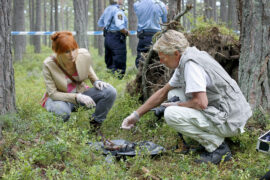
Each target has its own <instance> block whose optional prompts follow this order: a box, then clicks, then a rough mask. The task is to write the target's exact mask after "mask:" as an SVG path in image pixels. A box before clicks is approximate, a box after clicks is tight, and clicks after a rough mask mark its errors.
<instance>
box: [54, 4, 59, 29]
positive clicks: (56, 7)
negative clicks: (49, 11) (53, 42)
mask: <svg viewBox="0 0 270 180" xmlns="http://www.w3.org/2000/svg"><path fill="white" fill-rule="evenodd" d="M54 25H55V28H54V30H55V31H59V19H58V0H54Z"/></svg>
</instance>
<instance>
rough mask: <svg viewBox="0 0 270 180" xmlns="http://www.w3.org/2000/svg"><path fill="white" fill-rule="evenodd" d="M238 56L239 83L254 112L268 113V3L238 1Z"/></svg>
mask: <svg viewBox="0 0 270 180" xmlns="http://www.w3.org/2000/svg"><path fill="white" fill-rule="evenodd" d="M239 2H240V8H239V9H240V10H242V12H240V13H239V14H242V17H241V21H242V25H241V55H240V60H239V83H240V87H241V90H242V92H243V94H244V95H245V97H246V98H247V100H248V102H249V103H250V104H251V105H252V107H253V108H257V107H259V106H262V107H263V108H265V109H268V110H270V88H269V87H270V30H269V24H270V18H269V17H270V11H269V9H270V1H262V0H253V1H247V0H239Z"/></svg>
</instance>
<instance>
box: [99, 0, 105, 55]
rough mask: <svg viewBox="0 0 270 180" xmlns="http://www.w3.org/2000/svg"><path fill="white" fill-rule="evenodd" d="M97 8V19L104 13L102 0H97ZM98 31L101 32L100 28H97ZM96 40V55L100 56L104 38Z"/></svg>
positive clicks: (102, 50)
mask: <svg viewBox="0 0 270 180" xmlns="http://www.w3.org/2000/svg"><path fill="white" fill-rule="evenodd" d="M97 6H98V11H97V15H98V17H100V16H101V15H102V13H103V11H104V0H98V3H97ZM98 30H99V31H102V28H100V27H98ZM97 38H98V54H99V55H100V56H102V55H103V53H104V38H103V36H98V37H97Z"/></svg>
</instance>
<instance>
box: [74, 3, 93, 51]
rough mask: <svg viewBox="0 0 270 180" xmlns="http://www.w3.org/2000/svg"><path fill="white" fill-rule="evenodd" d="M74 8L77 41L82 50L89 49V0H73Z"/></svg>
mask: <svg viewBox="0 0 270 180" xmlns="http://www.w3.org/2000/svg"><path fill="white" fill-rule="evenodd" d="M73 6H74V14H75V19H74V29H75V31H76V41H77V43H78V45H79V47H80V48H86V49H88V37H87V27H88V9H89V0H81V1H77V0H73Z"/></svg>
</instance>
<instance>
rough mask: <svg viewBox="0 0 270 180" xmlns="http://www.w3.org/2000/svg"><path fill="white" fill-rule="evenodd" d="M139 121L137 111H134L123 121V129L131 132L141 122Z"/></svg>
mask: <svg viewBox="0 0 270 180" xmlns="http://www.w3.org/2000/svg"><path fill="white" fill-rule="evenodd" d="M139 119H140V116H139V114H138V113H137V112H136V111H134V112H133V113H131V114H130V115H129V116H128V117H126V118H125V119H124V120H123V122H122V126H121V128H122V129H126V130H130V129H131V128H133V127H134V126H135V124H136V122H137V121H139Z"/></svg>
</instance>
